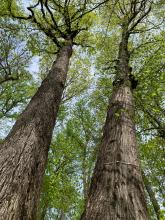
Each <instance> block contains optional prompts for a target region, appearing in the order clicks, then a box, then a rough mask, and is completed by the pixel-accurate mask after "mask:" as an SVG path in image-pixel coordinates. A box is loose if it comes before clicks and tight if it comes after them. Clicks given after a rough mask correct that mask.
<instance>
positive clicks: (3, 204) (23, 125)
mask: <svg viewBox="0 0 165 220" xmlns="http://www.w3.org/2000/svg"><path fill="white" fill-rule="evenodd" d="M71 54H72V45H71V44H68V45H65V46H63V47H62V48H61V49H60V50H59V53H58V55H57V59H56V61H55V62H54V63H53V66H52V69H51V70H50V72H49V73H48V76H47V77H46V78H45V80H44V81H43V82H42V84H41V86H40V88H39V89H38V91H37V92H36V94H35V95H34V97H33V98H32V99H31V101H30V103H29V104H28V106H27V108H26V109H25V110H24V111H23V113H22V114H21V115H20V117H19V119H18V120H17V122H16V123H15V125H14V126H13V128H12V130H11V132H10V133H9V135H8V136H7V138H6V139H5V142H4V143H3V144H2V145H1V147H0V219H3V220H35V219H36V217H35V214H36V204H37V202H38V199H39V194H40V186H41V181H42V176H43V174H44V169H45V164H46V160H47V155H48V150H49V145H50V142H51V137H52V132H53V128H54V125H55V120H56V117H57V112H58V108H59V104H60V101H61V96H62V92H63V90H64V84H65V81H66V76H67V70H68V65H69V58H70V56H71Z"/></svg>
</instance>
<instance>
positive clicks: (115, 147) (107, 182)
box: [81, 26, 148, 220]
mask: <svg viewBox="0 0 165 220" xmlns="http://www.w3.org/2000/svg"><path fill="white" fill-rule="evenodd" d="M128 38H129V34H128V32H127V26H125V27H123V34H122V40H121V43H120V47H119V54H118V63H117V73H116V79H115V82H114V89H113V93H112V97H111V99H110V103H109V107H108V112H107V118H106V122H105V126H104V129H103V138H102V141H101V145H100V148H99V152H98V157H97V162H96V166H95V169H94V174H93V177H92V180H91V186H90V190H89V195H88V201H87V204H86V209H85V211H84V213H83V215H82V216H81V220H119V219H125V220H147V219H148V214H147V206H146V201H145V194H144V187H143V182H142V176H141V171H140V167H139V162H138V153H137V144H136V136H135V125H134V121H133V117H134V104H133V94H132V86H131V80H130V78H129V75H130V73H131V68H130V67H129V51H128V48H127V47H128V46H127V45H128Z"/></svg>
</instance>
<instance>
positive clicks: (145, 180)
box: [142, 172, 160, 220]
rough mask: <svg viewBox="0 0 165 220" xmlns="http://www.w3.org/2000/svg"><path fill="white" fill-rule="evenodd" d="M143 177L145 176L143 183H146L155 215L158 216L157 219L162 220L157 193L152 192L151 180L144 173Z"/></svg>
mask: <svg viewBox="0 0 165 220" xmlns="http://www.w3.org/2000/svg"><path fill="white" fill-rule="evenodd" d="M142 176H143V181H144V185H145V188H146V191H147V192H148V195H149V198H150V201H151V203H152V205H153V208H154V211H155V214H156V216H157V219H158V220H159V219H160V206H159V204H158V201H157V199H156V197H155V193H154V191H153V190H152V187H151V183H150V182H149V180H148V178H147V176H146V175H145V173H144V172H142Z"/></svg>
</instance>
